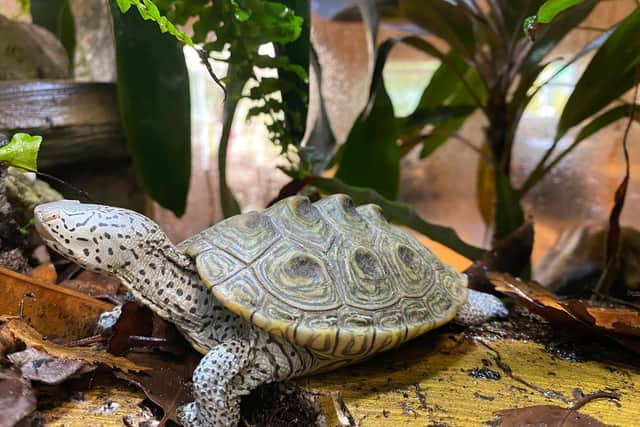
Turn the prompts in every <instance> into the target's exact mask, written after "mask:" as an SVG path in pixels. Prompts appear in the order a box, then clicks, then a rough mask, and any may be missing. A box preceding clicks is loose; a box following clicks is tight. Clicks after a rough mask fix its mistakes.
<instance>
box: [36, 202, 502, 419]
mask: <svg viewBox="0 0 640 427" xmlns="http://www.w3.org/2000/svg"><path fill="white" fill-rule="evenodd" d="M35 217H36V228H37V230H38V231H39V233H40V235H41V236H42V237H43V239H44V240H45V241H46V243H47V245H48V246H50V247H51V248H53V249H54V250H56V251H57V252H59V253H60V254H62V255H64V256H65V257H67V258H70V259H72V260H74V261H75V262H77V263H79V264H80V265H82V266H84V267H86V268H87V269H90V270H93V271H96V272H99V273H105V274H110V275H114V276H116V277H118V278H119V279H120V280H121V281H122V283H123V284H124V285H125V286H126V287H127V288H128V289H129V290H130V291H131V293H132V294H133V296H134V297H135V298H136V299H137V300H138V301H139V302H141V303H143V304H146V305H147V306H149V307H150V308H151V309H152V310H153V311H154V312H156V313H157V314H158V315H160V316H161V317H163V318H164V319H166V320H168V321H170V322H173V323H174V324H175V325H176V326H177V327H178V329H179V330H180V331H181V332H182V333H183V334H184V335H185V337H186V338H187V339H188V340H189V341H190V342H191V343H192V344H193V346H194V347H195V348H196V349H198V350H199V351H201V352H202V353H204V354H205V356H204V357H203V359H202V361H201V362H200V365H199V366H198V368H197V369H196V371H195V372H194V375H193V395H194V398H195V402H192V403H189V404H187V405H185V406H183V407H182V408H181V411H180V417H181V420H182V421H183V423H184V424H185V425H188V426H211V425H213V426H232V425H235V424H236V423H237V422H238V419H239V411H240V409H239V403H240V398H241V396H243V395H246V394H248V393H249V392H250V391H251V390H252V389H254V388H256V387H257V386H258V385H260V384H262V383H267V382H272V381H281V380H285V379H288V378H292V377H297V376H301V375H305V374H310V373H315V372H320V371H327V370H331V369H335V368H338V367H340V366H344V365H347V364H350V363H354V362H357V361H360V360H363V359H366V358H368V357H370V356H372V355H374V354H375V353H377V352H380V351H384V350H388V349H391V348H394V347H396V346H398V345H400V344H402V343H404V342H405V341H407V340H410V339H412V338H415V337H417V336H418V335H420V334H423V333H425V332H427V331H429V330H431V329H433V328H436V327H438V326H440V325H442V324H444V323H446V322H448V321H450V320H452V319H454V317H455V318H456V320H457V321H458V322H460V323H467V324H468V323H478V322H481V321H484V320H487V319H489V318H491V317H494V316H504V315H506V314H507V313H506V309H505V308H504V306H503V305H502V303H501V302H500V300H498V299H497V298H495V297H493V296H491V295H486V294H481V293H479V292H475V291H472V290H468V289H467V279H466V276H465V275H463V274H459V273H457V272H456V271H454V270H453V269H452V268H450V267H448V266H445V265H444V264H443V263H442V262H441V261H440V260H439V259H438V258H436V257H435V255H433V254H432V253H431V252H430V251H429V250H428V249H426V248H425V247H424V246H422V245H421V244H420V243H419V242H418V241H417V240H416V239H415V238H414V237H413V236H411V235H410V234H408V233H407V232H405V231H404V230H402V229H400V228H397V227H395V226H392V225H390V224H389V223H388V222H387V221H386V220H385V219H384V217H383V216H382V211H381V209H380V208H379V207H378V206H375V205H366V206H360V207H358V208H355V207H354V206H353V204H352V201H351V199H350V198H349V197H347V196H344V195H335V196H331V197H328V198H325V199H322V200H320V201H318V202H315V203H313V204H312V203H310V201H309V200H308V199H307V198H305V197H300V196H294V197H290V198H287V199H285V200H282V201H280V202H279V203H277V204H275V205H273V206H272V207H270V208H268V209H266V210H265V211H264V212H262V213H257V212H249V213H245V214H242V215H237V216H234V217H231V218H229V219H226V220H224V221H221V222H220V223H218V224H216V225H214V226H213V227H211V228H209V229H207V230H204V231H202V232H201V233H198V234H196V235H195V236H193V237H191V238H189V239H187V240H186V241H184V242H182V243H180V244H179V245H177V246H174V245H173V244H172V243H171V242H170V241H169V240H168V238H167V237H166V235H165V234H164V233H163V232H162V231H161V230H160V228H159V227H158V225H157V224H155V223H154V222H153V221H151V220H150V219H148V218H146V217H144V216H142V215H140V214H138V213H135V212H132V211H128V210H125V209H120V208H113V207H108V206H100V205H91V204H83V203H79V202H76V201H69V200H64V201H59V202H52V203H47V204H44V205H40V206H39V207H37V208H36V210H35Z"/></svg>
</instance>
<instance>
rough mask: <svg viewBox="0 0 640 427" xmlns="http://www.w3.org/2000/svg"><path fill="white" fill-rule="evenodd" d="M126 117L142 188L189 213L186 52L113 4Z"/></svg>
mask: <svg viewBox="0 0 640 427" xmlns="http://www.w3.org/2000/svg"><path fill="white" fill-rule="evenodd" d="M111 11H112V15H113V24H114V34H115V40H116V59H117V67H118V98H119V101H120V114H121V116H122V124H123V128H124V132H125V135H126V137H127V142H128V144H129V149H130V151H131V154H132V156H133V162H134V165H135V168H136V172H137V175H138V178H139V179H140V182H141V183H142V185H143V188H144V189H145V191H146V192H147V193H148V194H149V195H150V196H151V197H152V198H153V199H154V200H156V201H157V202H158V203H159V204H160V205H162V206H164V207H166V208H167V209H170V210H172V211H173V212H174V213H175V214H176V215H178V216H180V215H182V214H183V213H184V210H185V205H186V200H187V191H188V189H189V178H190V175H191V112H190V100H189V78H188V74H187V67H186V64H185V60H184V55H183V53H182V47H181V46H180V45H178V43H177V42H176V40H175V38H174V37H172V36H171V35H169V34H162V33H160V32H158V29H157V27H156V25H155V24H154V23H153V22H150V21H144V20H143V19H142V18H141V17H140V15H139V14H138V13H135V12H131V11H129V12H128V13H127V14H122V13H121V12H120V11H119V10H118V8H117V6H116V5H115V2H113V1H112V2H111Z"/></svg>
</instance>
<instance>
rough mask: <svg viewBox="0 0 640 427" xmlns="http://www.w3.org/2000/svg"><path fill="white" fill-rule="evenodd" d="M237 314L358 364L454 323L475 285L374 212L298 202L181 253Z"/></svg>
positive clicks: (244, 219) (212, 233)
mask: <svg viewBox="0 0 640 427" xmlns="http://www.w3.org/2000/svg"><path fill="white" fill-rule="evenodd" d="M181 247H182V248H183V250H184V251H185V253H188V254H190V255H192V256H195V257H196V259H197V267H198V271H199V272H200V275H201V276H202V279H203V281H204V282H205V283H206V284H207V285H208V286H209V287H210V289H211V291H212V292H213V294H214V295H215V297H216V298H217V299H218V300H219V301H220V302H221V303H222V304H224V305H225V306H227V307H228V308H229V309H230V310H232V311H234V312H235V313H237V314H239V315H241V316H243V317H244V318H245V319H247V320H248V321H250V322H253V323H254V324H255V325H257V326H258V327H260V328H262V329H264V330H266V331H268V332H270V333H272V334H274V335H278V336H281V337H284V338H285V339H287V340H289V341H291V342H293V343H295V344H297V345H300V346H304V347H306V348H308V349H310V350H311V351H314V352H316V353H318V354H320V355H322V356H323V357H324V358H328V359H345V358H347V359H359V358H366V357H368V356H370V355H371V354H373V353H375V352H378V351H383V350H387V349H390V348H393V347H396V346H397V345H399V344H401V343H403V342H404V341H406V340H408V339H411V338H414V337H415V336H417V335H420V334H422V333H424V332H426V331H428V330H430V329H433V328H435V327H437V326H439V325H441V324H444V323H446V322H448V321H449V320H450V319H451V318H453V316H454V315H455V313H456V311H457V310H458V308H459V307H460V306H461V305H462V304H463V303H464V302H465V301H466V295H467V293H466V292H467V291H466V277H464V276H463V275H461V274H459V273H457V272H455V271H454V270H452V269H451V268H449V267H447V266H445V265H444V264H442V262H441V261H440V260H438V259H437V258H436V257H435V255H433V254H432V253H431V252H430V251H429V250H428V249H427V248H425V247H424V246H423V245H421V244H420V243H419V242H418V241H417V240H416V239H415V238H414V237H413V236H412V235H411V234H409V233H407V232H406V231H404V230H402V229H400V228H397V227H395V226H393V225H391V224H389V223H388V222H387V221H386V219H385V218H384V216H383V215H382V210H381V209H380V208H379V207H377V206H375V205H366V206H361V207H358V208H354V206H353V203H352V201H351V199H350V198H349V197H347V196H344V195H335V196H331V197H328V198H326V199H323V200H321V201H318V202H316V203H313V204H311V203H310V202H309V201H308V199H306V198H304V197H299V196H295V197H292V198H287V199H285V200H282V201H280V202H278V203H276V204H275V205H274V206H272V207H270V208H269V209H267V210H266V211H265V212H264V213H263V214H258V213H255V212H253V213H249V214H244V215H240V216H237V217H233V218H230V219H227V220H225V221H222V222H221V223H219V224H217V225H215V226H213V227H212V228H210V229H208V230H205V231H204V232H202V233H200V234H199V235H198V236H197V237H194V238H192V239H189V241H188V244H185V245H183V246H181Z"/></svg>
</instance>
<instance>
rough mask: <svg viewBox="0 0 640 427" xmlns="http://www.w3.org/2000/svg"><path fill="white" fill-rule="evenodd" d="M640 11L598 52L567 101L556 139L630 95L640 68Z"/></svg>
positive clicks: (622, 24) (628, 17) (631, 15)
mask: <svg viewBox="0 0 640 427" xmlns="http://www.w3.org/2000/svg"><path fill="white" fill-rule="evenodd" d="M638 28H640V8H637V9H635V10H634V11H633V12H632V13H631V14H630V15H629V16H627V17H626V18H625V19H624V20H623V21H622V22H621V23H620V24H619V25H618V27H617V28H616V29H615V31H614V32H613V33H612V34H611V36H610V37H609V38H608V39H607V41H606V42H604V44H603V45H602V46H601V47H600V49H598V52H597V53H596V54H595V55H594V57H593V59H591V62H589V65H587V68H586V69H585V71H584V73H583V74H582V76H581V77H580V79H579V80H578V82H577V83H576V86H575V88H574V89H573V92H572V93H571V96H569V99H568V101H567V104H566V106H565V107H564V110H563V111H562V115H561V116H560V121H559V122H558V129H557V133H556V139H559V138H561V137H562V136H563V135H564V134H565V133H566V132H567V131H568V130H569V129H570V128H572V127H573V126H575V125H577V124H579V123H580V122H581V121H583V120H584V119H586V118H588V117H589V116H591V115H593V114H596V113H597V112H598V111H600V110H601V109H602V108H604V107H606V106H607V105H608V104H609V103H611V102H612V101H614V100H616V99H617V98H618V97H619V96H621V95H622V94H624V93H625V92H626V91H628V90H629V89H630V88H631V87H632V86H633V85H634V84H635V82H636V70H637V68H638V67H640V37H639V36H638Z"/></svg>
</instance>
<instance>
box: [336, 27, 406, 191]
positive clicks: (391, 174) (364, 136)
mask: <svg viewBox="0 0 640 427" xmlns="http://www.w3.org/2000/svg"><path fill="white" fill-rule="evenodd" d="M402 40H403V39H399V38H397V39H388V40H385V41H384V42H383V43H382V44H381V45H380V47H379V48H378V53H377V56H376V65H375V67H374V72H373V77H372V82H371V89H370V95H369V102H368V104H367V106H365V108H364V110H363V111H362V112H361V113H360V115H359V116H358V118H357V119H356V122H355V123H354V125H353V127H352V128H351V131H350V132H349V136H348V137H347V141H346V142H345V144H344V147H343V151H342V157H341V160H340V166H339V167H338V171H337V172H336V177H337V178H339V179H341V180H343V181H344V182H346V183H348V184H351V185H357V186H362V187H370V188H373V189H375V190H376V191H378V192H379V193H381V194H383V195H384V196H385V197H387V198H390V199H395V198H396V197H397V194H398V185H399V182H400V152H399V150H398V144H397V138H398V129H397V124H398V123H397V121H396V120H395V117H394V111H393V104H392V103H391V99H390V98H389V95H388V93H387V91H386V89H385V87H384V80H383V77H382V70H383V69H384V64H385V63H386V60H387V57H388V55H389V52H390V51H391V49H392V48H393V46H395V45H396V44H397V43H398V42H400V41H402Z"/></svg>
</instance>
